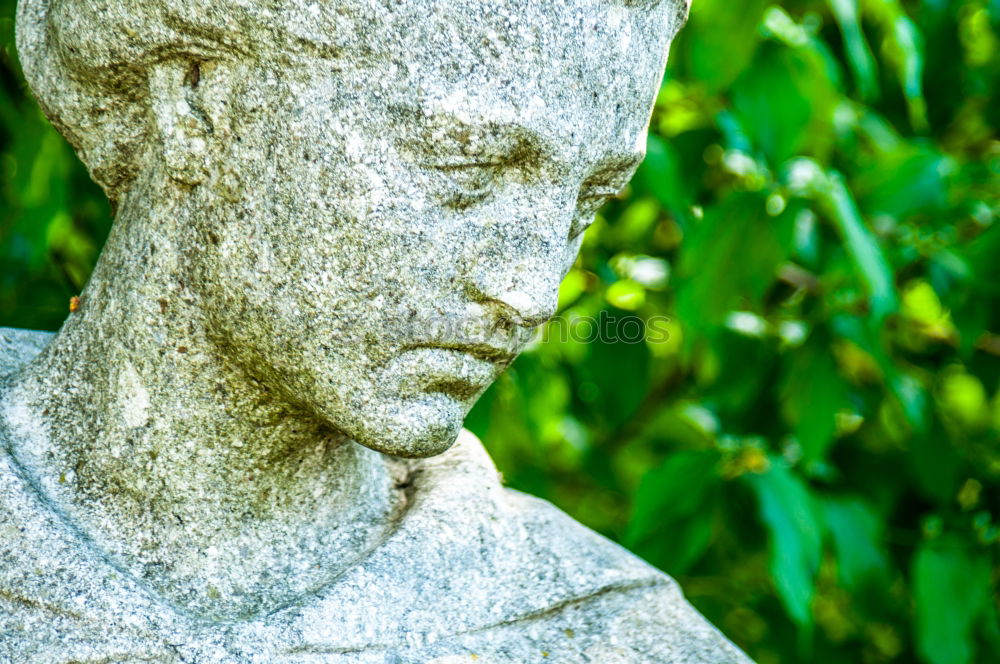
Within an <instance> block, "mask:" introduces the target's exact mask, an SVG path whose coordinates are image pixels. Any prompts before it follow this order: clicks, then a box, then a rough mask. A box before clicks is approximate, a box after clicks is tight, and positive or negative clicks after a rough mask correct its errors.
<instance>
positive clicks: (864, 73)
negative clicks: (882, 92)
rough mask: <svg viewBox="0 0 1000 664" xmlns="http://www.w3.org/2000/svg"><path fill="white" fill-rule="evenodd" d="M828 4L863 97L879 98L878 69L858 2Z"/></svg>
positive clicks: (841, 0)
mask: <svg viewBox="0 0 1000 664" xmlns="http://www.w3.org/2000/svg"><path fill="white" fill-rule="evenodd" d="M827 3H828V4H829V5H830V10H831V11H832V12H833V15H834V17H835V18H836V19H837V24H838V25H839V26H840V32H841V34H842V35H843V38H844V50H845V51H846V52H847V61H848V63H850V65H851V70H852V71H853V72H854V78H855V79H856V80H857V83H858V89H859V91H860V92H861V97H862V98H863V99H866V100H872V99H876V98H878V95H879V89H878V68H877V65H876V64H875V57H874V56H873V55H872V51H871V47H869V46H868V40H867V39H866V38H865V34H864V31H862V29H861V16H860V11H859V7H858V0H827Z"/></svg>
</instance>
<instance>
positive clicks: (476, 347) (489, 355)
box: [407, 342, 517, 366]
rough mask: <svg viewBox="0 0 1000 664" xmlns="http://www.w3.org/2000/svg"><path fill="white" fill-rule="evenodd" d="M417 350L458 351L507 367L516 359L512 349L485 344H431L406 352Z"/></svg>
mask: <svg viewBox="0 0 1000 664" xmlns="http://www.w3.org/2000/svg"><path fill="white" fill-rule="evenodd" d="M418 348H428V349H439V350H450V351H458V352H460V353H465V354H467V355H471V356H472V357H475V358H476V359H479V360H486V361H487V362H492V363H493V364H501V365H504V366H506V365H508V364H510V363H511V362H513V361H514V359H515V358H516V357H517V353H516V352H514V350H513V349H511V348H509V347H507V346H500V345H492V344H487V343H457V342H456V343H431V344H419V345H414V346H411V347H410V348H408V349H407V350H415V349H418Z"/></svg>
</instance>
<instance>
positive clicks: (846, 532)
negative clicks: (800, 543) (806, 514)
mask: <svg viewBox="0 0 1000 664" xmlns="http://www.w3.org/2000/svg"><path fill="white" fill-rule="evenodd" d="M822 509H823V520H824V522H825V523H826V528H827V532H828V533H829V534H830V537H831V539H832V541H833V549H834V553H835V554H836V561H837V573H838V576H839V578H840V582H841V583H842V584H843V586H844V588H846V589H847V590H848V591H850V592H851V593H859V592H861V591H866V590H868V591H871V590H875V591H877V590H879V589H880V588H882V587H885V584H886V583H888V580H889V560H888V558H887V557H886V554H885V551H884V548H883V544H882V529H883V525H882V524H883V522H882V519H881V517H880V515H879V514H878V513H877V512H875V510H874V509H872V508H871V507H870V506H869V505H868V504H867V503H865V502H864V501H862V500H859V499H857V498H827V499H825V500H823V502H822Z"/></svg>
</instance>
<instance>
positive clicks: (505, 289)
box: [467, 259, 562, 328]
mask: <svg viewBox="0 0 1000 664" xmlns="http://www.w3.org/2000/svg"><path fill="white" fill-rule="evenodd" d="M552 262H553V263H554V262H555V261H552ZM546 263H547V261H543V260H539V259H535V260H531V261H524V262H521V263H519V264H518V265H516V266H515V267H514V269H513V270H510V269H508V270H490V271H489V272H480V273H479V274H475V275H469V276H470V277H471V278H470V279H469V280H468V282H467V283H468V284H469V285H470V286H471V289H470V290H471V292H470V293H469V295H470V296H471V297H472V299H474V300H476V301H478V302H479V303H480V304H482V305H484V306H487V307H489V308H490V309H491V310H492V311H493V313H494V315H495V316H497V318H498V319H500V320H501V321H505V322H506V323H508V324H509V325H510V326H512V327H513V326H516V327H523V328H533V327H538V326H539V325H541V324H543V323H544V322H545V321H547V320H548V319H550V318H552V316H553V315H555V312H556V307H557V305H558V302H559V282H560V281H561V277H562V274H561V268H560V266H558V265H554V264H552V265H549V264H546Z"/></svg>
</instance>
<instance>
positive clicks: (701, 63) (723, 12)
mask: <svg viewBox="0 0 1000 664" xmlns="http://www.w3.org/2000/svg"><path fill="white" fill-rule="evenodd" d="M767 5H768V2H767V0H742V1H741V2H737V3H734V2H732V1H731V0H698V2H695V3H693V4H692V7H691V20H690V24H689V26H688V27H687V29H686V30H684V31H682V32H681V40H680V46H681V47H682V48H683V47H686V49H685V50H686V51H687V52H685V53H684V57H683V59H684V61H685V62H687V63H689V66H690V67H691V69H692V72H691V77H692V78H693V79H695V80H697V81H699V82H700V83H702V84H704V85H705V86H706V87H707V88H708V89H709V90H710V91H712V92H717V91H719V90H722V89H723V88H725V87H726V86H728V85H729V84H730V83H732V82H733V81H734V80H735V79H736V77H737V76H739V75H740V72H742V71H744V70H745V69H746V63H748V62H750V61H751V60H752V59H753V54H754V51H756V50H757V45H758V44H759V42H760V35H759V33H758V31H757V25H758V24H759V23H760V18H761V15H762V14H763V13H764V8H765V7H767ZM686 33H687V34H686ZM694 34H696V35H697V37H698V38H697V39H685V37H688V36H690V35H694Z"/></svg>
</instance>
